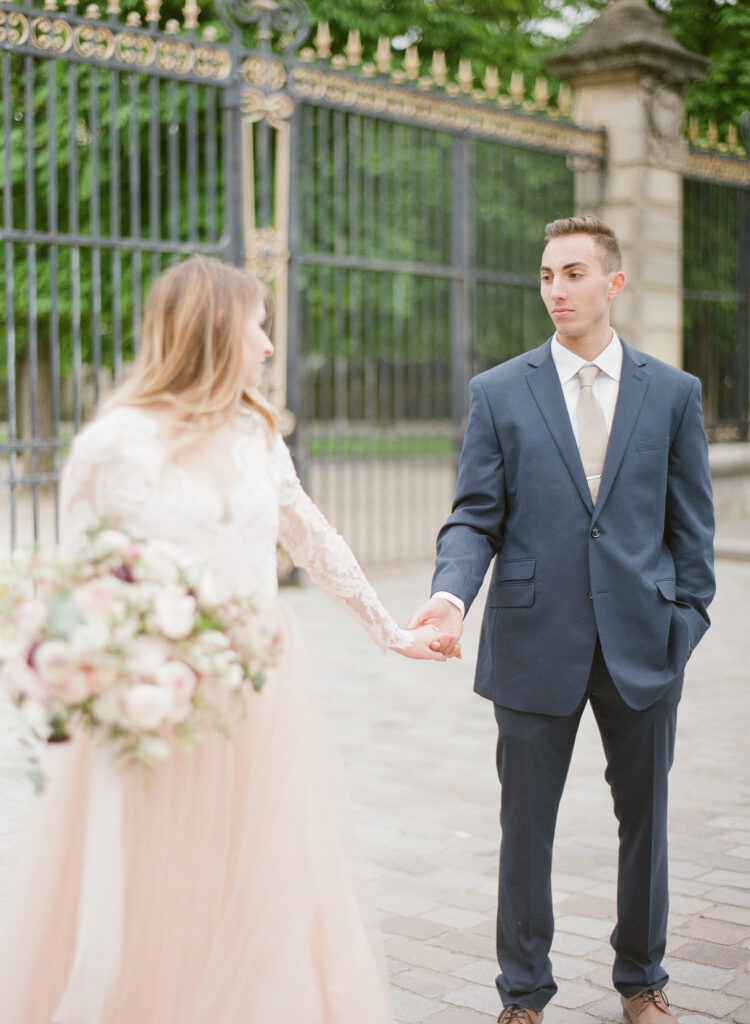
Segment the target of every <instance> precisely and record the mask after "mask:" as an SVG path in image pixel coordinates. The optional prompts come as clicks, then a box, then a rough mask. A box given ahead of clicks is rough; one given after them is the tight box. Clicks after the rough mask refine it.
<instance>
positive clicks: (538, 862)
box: [412, 216, 714, 1024]
mask: <svg viewBox="0 0 750 1024" xmlns="http://www.w3.org/2000/svg"><path fill="white" fill-rule="evenodd" d="M540 274H541V294H542V300H543V301H544V303H545V305H546V307H547V310H548V312H549V314H550V317H551V318H552V321H553V323H554V325H555V329H556V330H555V334H554V335H553V336H552V338H551V339H549V340H548V341H546V342H545V343H544V344H543V345H541V346H540V347H539V348H536V349H534V350H532V351H531V352H527V353H526V354H524V355H521V356H518V357H517V358H515V359H511V360H510V361H508V362H506V363H503V364H501V365H500V366H496V367H494V368H493V369H491V370H488V371H487V372H486V373H482V374H480V375H479V376H478V377H475V378H474V380H473V381H472V382H471V402H470V409H469V419H468V425H467V428H466V438H465V441H464V446H463V451H462V455H461V461H460V465H459V472H458V483H457V486H456V495H455V501H454V505H453V511H452V513H451V515H450V517H449V518H448V520H447V522H446V523H445V525H444V526H443V528H442V529H441V531H440V534H439V536H438V542H437V563H436V569H435V575H434V578H433V588H432V593H433V596H432V598H431V599H430V601H429V602H428V603H427V604H425V605H423V606H422V607H421V608H420V609H419V610H418V611H417V612H416V613H415V615H414V617H413V620H412V624H413V623H417V622H419V623H425V622H429V623H433V624H434V625H436V626H438V627H439V628H440V629H441V630H443V631H446V632H449V633H452V634H453V635H455V636H456V638H458V637H460V634H461V629H462V621H463V615H464V613H465V612H466V611H468V609H469V606H470V605H471V602H472V601H473V600H474V598H475V597H476V595H477V592H478V590H479V588H480V585H481V583H482V581H483V579H484V576H485V573H486V571H487V568H488V566H489V565H490V563H491V562H492V560H493V559H494V565H493V569H492V576H491V582H490V588H489V596H488V598H487V605H486V608H485V611H484V618H483V621H482V632H481V639H480V644H479V655H478V659H477V666H476V678H475V689H476V691H477V692H478V693H479V694H481V695H482V696H483V697H486V698H488V699H489V700H491V701H493V703H494V707H495V717H496V719H497V724H498V733H499V738H498V746H497V769H498V774H499V776H500V781H501V783H502V804H501V812H500V823H501V826H502V840H501V846H500V888H499V907H498V917H497V952H498V959H499V962H500V974H499V976H498V978H497V987H498V991H499V993H500V997H501V999H502V1002H503V1005H504V1008H503V1012H502V1013H501V1015H500V1017H499V1018H498V1021H499V1022H502V1024H539V1022H540V1021H541V1018H542V1011H543V1009H544V1007H545V1006H546V1004H547V1003H548V1002H549V1000H550V999H551V998H552V997H553V995H554V994H555V992H556V990H557V987H556V985H555V982H554V980H553V977H552V970H551V964H550V960H549V956H548V954H549V949H550V945H551V943H552V935H553V928H554V922H553V914H552V894H551V884H550V874H551V862H552V841H553V835H554V830H555V821H556V817H557V810H558V805H559V802H560V797H561V795H562V791H563V786H564V784H565V778H566V774H567V771H568V766H569V763H570V758H571V754H572V751H573V744H574V742H575V736H576V730H577V728H578V723H579V721H580V718H581V714H582V712H583V709H584V706H585V705H586V703H587V702H589V703H590V704H591V707H592V710H593V713H594V716H595V718H596V722H597V725H598V728H599V731H600V733H601V738H602V743H603V746H604V752H605V756H606V761H607V769H606V779H607V782H608V783H609V786H610V789H611V791H612V798H613V802H614V811H615V815H616V817H617V820H618V822H619V837H620V849H619V865H618V884H617V924H616V927H615V929H614V931H613V932H612V939H611V941H612V945H613V947H614V950H615V961H614V969H613V981H614V985H615V988H616V989H617V990H618V991H619V993H620V995H621V997H622V1003H623V1009H624V1012H625V1016H626V1017H627V1018H628V1020H630V1021H631V1022H633V1024H635V1022H636V1021H637V1022H638V1024H669V1022H670V1021H674V1020H675V1018H674V1017H673V1016H672V1014H671V1013H670V1012H669V1009H668V1006H669V1004H668V1002H667V999H666V996H665V995H664V992H663V989H664V986H665V985H666V983H667V981H668V975H667V974H666V972H665V971H664V968H663V967H662V957H663V955H664V949H665V942H666V932H667V909H668V881H667V831H666V827H667V775H668V772H669V769H670V767H671V764H672V758H673V754H674V741H675V725H676V719H677V705H678V702H679V699H680V693H681V690H682V679H683V671H684V668H685V663H686V662H687V660H688V658H689V657H690V654H691V652H692V650H693V648H694V647H695V645H696V644H697V643H698V641H699V640H700V638H701V637H702V636H703V634H704V633H705V631H706V629H707V628H708V625H709V619H708V615H707V613H706V608H707V606H708V604H709V602H710V601H711V598H712V597H713V594H714V577H713V571H712V538H713V509H712V501H711V482H710V477H709V469H708V453H707V445H706V437H705V434H704V431H703V422H702V413H701V392H700V384H699V382H698V381H697V380H696V379H695V378H694V377H691V376H689V375H688V374H687V373H683V372H682V371H681V370H677V369H675V368H674V367H672V366H668V365H666V364H665V363H662V362H660V361H659V360H657V359H654V358H652V357H650V356H647V355H644V354H642V353H640V352H637V351H636V350H635V349H632V348H630V346H629V345H627V344H626V343H625V342H623V341H622V340H621V339H620V338H619V337H618V336H617V334H615V332H614V331H613V330H612V328H611V327H610V322H609V318H610V307H611V305H612V301H613V300H614V299H615V298H616V297H617V296H618V295H619V294H620V293H621V292H622V290H623V288H624V286H625V275H624V274H623V271H622V260H621V255H620V247H619V245H618V242H617V239H616V237H615V235H614V232H613V231H612V229H611V228H610V227H609V226H608V225H606V224H604V223H603V222H602V221H600V220H599V219H598V218H596V217H592V216H586V217H572V218H568V219H564V220H557V221H554V222H553V223H552V224H549V225H548V226H547V230H546V235H545V249H544V253H543V255H542V260H541V271H540ZM437 643H438V642H437V641H436V644H435V645H437ZM456 643H457V640H456ZM444 653H450V652H449V651H448V650H446V651H445V652H444Z"/></svg>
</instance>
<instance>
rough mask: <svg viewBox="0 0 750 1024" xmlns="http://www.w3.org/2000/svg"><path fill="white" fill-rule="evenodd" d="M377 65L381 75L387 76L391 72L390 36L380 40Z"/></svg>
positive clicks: (376, 54) (376, 52) (376, 58)
mask: <svg viewBox="0 0 750 1024" xmlns="http://www.w3.org/2000/svg"><path fill="white" fill-rule="evenodd" d="M375 63H376V65H377V68H378V71H379V72H380V74H381V75H387V74H388V72H389V71H390V70H391V41H390V39H389V38H388V36H381V37H380V38H379V39H378V46H377V49H376V50H375Z"/></svg>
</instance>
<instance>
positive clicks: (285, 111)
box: [242, 89, 294, 128]
mask: <svg viewBox="0 0 750 1024" xmlns="http://www.w3.org/2000/svg"><path fill="white" fill-rule="evenodd" d="M242 113H243V114H244V115H245V117H246V118H247V119H248V121H253V122H255V121H267V122H268V123H269V124H270V125H271V127H272V128H279V127H280V126H281V125H282V124H283V122H284V121H288V120H289V118H290V117H291V116H292V114H293V113H294V101H293V100H292V98H291V97H290V96H287V94H286V93H283V92H272V93H266V92H263V91H262V90H261V89H244V90H243V92H242Z"/></svg>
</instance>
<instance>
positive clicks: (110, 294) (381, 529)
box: [0, 0, 604, 562]
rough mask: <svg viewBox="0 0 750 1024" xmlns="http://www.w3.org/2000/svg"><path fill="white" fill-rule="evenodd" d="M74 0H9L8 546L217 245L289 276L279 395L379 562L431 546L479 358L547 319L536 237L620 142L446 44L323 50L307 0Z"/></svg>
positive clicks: (521, 341) (49, 497)
mask: <svg viewBox="0 0 750 1024" xmlns="http://www.w3.org/2000/svg"><path fill="white" fill-rule="evenodd" d="M65 6H66V9H65V10H58V9H57V2H56V0H46V3H45V9H44V10H39V9H36V8H34V7H33V6H32V5H31V4H29V3H26V4H21V5H11V4H6V3H2V4H0V81H1V85H2V138H1V139H0V189H1V190H2V225H1V230H0V240H1V241H2V261H3V275H4V303H3V309H2V313H1V314H0V328H1V329H2V336H3V342H4V346H5V356H6V358H5V360H4V366H3V368H2V369H1V370H0V372H1V373H2V374H3V381H2V389H1V391H2V394H1V397H0V423H2V424H3V427H4V430H5V434H6V436H5V437H4V438H3V444H2V454H1V455H0V459H1V460H2V464H1V466H0V517H2V523H3V529H4V530H5V533H6V537H7V538H8V540H9V542H10V545H11V546H16V545H17V544H18V543H32V542H35V543H42V544H44V543H50V542H52V541H53V539H54V537H55V531H56V527H55V522H56V513H57V480H58V474H59V469H60V460H61V457H62V454H63V453H64V451H65V448H66V446H67V444H68V443H69V439H70V437H71V435H72V433H73V432H74V431H75V430H77V429H78V427H79V426H80V424H81V422H82V421H83V420H85V419H86V418H88V417H89V416H90V415H91V414H92V413H93V410H94V408H95V406H96V403H97V401H98V400H99V399H100V397H101V396H102V394H103V393H104V392H106V390H107V389H108V388H109V387H111V385H112V383H113V382H115V381H116V380H117V379H118V378H119V376H120V374H121V372H122V371H123V367H124V366H125V365H126V364H127V362H128V360H129V359H130V358H131V356H132V354H133V351H134V347H135V345H136V344H137V337H138V331H139V324H140V316H141V310H142V305H143V296H144V292H145V290H146V289H147V287H148V284H149V282H150V280H151V279H152V278H153V276H154V275H155V274H157V273H158V272H159V271H160V270H161V269H162V268H163V267H164V266H165V265H166V264H168V263H169V262H170V261H173V260H175V259H179V258H180V257H181V256H183V255H184V254H187V253H190V252H196V251H197V252H203V253H207V254H212V255H216V256H218V257H220V258H222V259H226V260H229V261H231V262H233V263H235V264H238V265H245V266H247V267H248V269H252V270H254V271H255V272H256V273H258V274H259V275H260V276H262V277H264V278H265V279H267V280H270V281H272V282H273V287H274V290H275V292H276V317H275V328H274V330H275V343H276V349H277V355H276V358H275V360H274V365H273V367H272V379H271V381H270V388H271V393H272V397H273V398H274V401H275V402H276V404H277V405H278V406H279V407H280V408H281V409H283V410H285V411H286V413H287V415H286V416H285V422H286V424H287V428H288V431H289V433H290V440H291V442H292V444H293V447H294V450H295V455H296V458H297V461H298V464H299V466H300V468H301V470H302V472H303V475H304V477H305V479H306V483H307V484H308V486H309V488H310V490H311V491H312V493H313V496H314V497H315V498H316V500H318V501H319V503H320V504H321V505H322V507H323V508H324V510H325V511H326V512H327V513H328V514H329V515H330V517H331V518H332V520H333V521H334V522H335V523H336V525H337V526H339V528H341V529H342V531H343V532H344V533H345V534H346V535H347V536H348V537H349V539H350V540H351V541H352V543H353V546H354V547H355V550H356V551H357V553H358V554H359V555H360V557H362V558H364V559H365V560H367V561H370V562H372V561H383V560H386V561H389V560H390V561H392V560H403V559H404V558H406V557H420V556H424V555H429V553H430V552H431V549H432V543H433V537H434V532H435V529H436V528H437V525H438V524H439V522H440V520H441V519H442V517H443V515H444V514H445V510H446V507H447V505H448V502H449V500H450V492H451V489H452V479H453V468H454V461H455V453H456V443H457V438H458V437H459V436H460V432H461V424H462V420H463V415H464V402H465V394H466V381H467V379H468V376H469V375H470V374H471V373H472V372H475V371H476V370H478V369H480V368H482V367H484V366H485V365H489V364H490V363H494V362H497V361H499V360H500V359H502V358H506V357H508V356H510V355H513V354H515V353H516V352H518V351H521V350H522V349H523V348H526V347H529V346H530V345H532V344H534V343H536V342H537V341H538V340H540V339H541V338H542V337H543V336H544V335H545V334H546V331H547V328H546V318H545V315H544V311H543V308H542V307H541V304H540V302H539V299H538V294H537V266H536V260H537V254H538V245H539V240H540V237H541V233H542V230H543V226H544V224H545V223H546V221H548V220H550V219H552V218H553V217H555V216H558V215H563V214H566V213H568V212H569V211H570V210H571V208H572V205H573V172H572V169H571V167H570V163H571V158H575V159H576V160H584V161H593V162H594V163H600V162H601V161H602V159H603V156H604V140H603V137H602V135H601V133H597V132H591V131H585V130H583V129H579V128H576V127H575V126H573V125H571V124H570V123H569V122H567V121H566V120H565V119H564V117H561V116H560V112H559V111H549V110H548V106H549V104H548V100H547V98H546V96H545V93H544V89H540V90H538V91H537V97H536V100H535V101H529V100H527V99H526V98H525V97H524V95H523V88H522V87H521V90H520V92H519V88H518V83H517V82H516V83H515V85H514V94H513V96H510V97H506V96H502V95H499V90H498V87H497V81H496V78H493V76H492V74H488V76H487V77H486V78H485V80H484V83H483V85H482V86H481V87H479V86H478V84H477V83H475V82H474V81H473V76H472V73H471V69H470V68H469V67H467V66H466V65H464V66H463V67H462V69H461V73H460V74H459V76H458V80H457V81H455V82H453V81H449V80H448V78H447V75H446V72H445V68H444V66H442V65H441V62H440V59H439V55H436V57H435V59H434V60H433V63H432V65H431V67H430V68H429V69H426V68H424V67H422V66H421V65H420V61H419V58H418V56H417V55H416V51H409V52H408V53H407V54H406V55H405V57H403V59H401V58H399V59H398V60H396V58H395V57H394V55H393V54H392V52H391V50H390V46H389V45H388V44H387V42H386V44H385V47H384V46H382V45H381V47H380V48H379V50H378V55H377V57H376V62H375V63H371V64H367V63H364V64H363V63H362V54H361V50H358V48H357V39H356V34H353V35H352V37H351V39H350V45H349V47H348V48H347V53H346V55H341V54H339V55H333V56H331V54H330V50H329V47H328V43H327V41H326V33H325V31H324V28H323V27H320V28H319V30H318V33H317V36H316V38H315V43H314V47H313V46H308V47H305V48H303V49H301V50H300V49H299V48H300V46H301V44H302V42H303V41H304V39H305V37H306V36H307V34H308V32H309V19H308V16H307V11H306V8H305V6H304V4H303V3H302V0H282V2H279V3H276V2H274V0H244V2H243V0H223V2H222V0H219V2H217V9H218V10H219V11H220V14H221V21H220V23H218V24H216V25H209V26H207V27H205V28H203V29H202V30H201V32H200V33H199V31H198V14H199V12H198V7H197V4H196V2H195V0H187V2H186V5H185V7H184V10H183V12H182V21H181V23H178V21H177V20H167V21H166V22H164V23H163V24H162V20H161V17H160V10H159V7H160V5H159V3H158V0H148V3H147V4H146V10H145V18H144V21H145V24H144V23H142V21H141V17H140V15H139V14H138V13H137V12H135V11H130V13H128V14H127V15H126V16H125V17H124V21H123V16H122V15H121V13H120V8H119V0H107V6H106V12H101V11H100V9H99V8H98V7H97V6H96V5H93V4H92V5H90V6H89V7H88V8H87V9H86V15H85V16H84V17H81V16H79V15H78V14H76V13H75V10H76V8H75V7H74V6H71V5H70V4H68V3H67V2H66V5H65ZM561 102H562V101H561ZM523 104H525V105H526V109H522V107H523ZM563 105H564V104H563ZM529 106H531V107H533V108H534V109H533V110H529V109H528V108H529ZM551 115H554V116H551ZM0 429H3V428H2V427H0Z"/></svg>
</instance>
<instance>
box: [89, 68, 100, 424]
mask: <svg viewBox="0 0 750 1024" xmlns="http://www.w3.org/2000/svg"><path fill="white" fill-rule="evenodd" d="M89 143H90V150H89V162H90V165H91V213H90V223H91V233H92V235H93V236H94V238H96V239H99V238H100V237H101V216H100V214H101V209H100V194H99V72H98V70H97V68H95V67H94V68H91V70H90V72H89ZM91 284H92V289H91V299H92V303H91V313H92V317H91V340H92V352H93V357H94V395H95V401H96V402H97V404H98V402H99V398H100V376H101V368H102V250H101V247H100V246H99V245H98V244H95V245H93V246H92V248H91Z"/></svg>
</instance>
